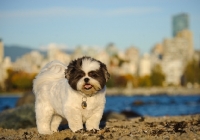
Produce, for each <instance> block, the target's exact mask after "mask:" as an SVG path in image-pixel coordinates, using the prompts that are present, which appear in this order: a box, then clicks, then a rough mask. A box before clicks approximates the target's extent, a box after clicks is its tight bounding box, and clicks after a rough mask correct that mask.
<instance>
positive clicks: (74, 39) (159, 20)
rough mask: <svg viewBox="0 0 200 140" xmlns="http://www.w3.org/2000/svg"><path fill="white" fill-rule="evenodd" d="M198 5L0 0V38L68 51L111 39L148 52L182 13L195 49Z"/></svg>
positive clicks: (155, 0) (197, 45)
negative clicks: (12, 0) (10, 0)
mask: <svg viewBox="0 0 200 140" xmlns="http://www.w3.org/2000/svg"><path fill="white" fill-rule="evenodd" d="M180 3H181V5H180ZM199 4H200V2H199V1H197V0H194V1H193V2H191V1H181V0H178V1H166V0H164V1H162V2H160V1H158V0H153V1H151V2H146V1H129V0H126V1H123V2H122V1H112V0H111V1H101V2H99V1H95V2H93V1H76V2H73V1H68V2H66V1H59V2H57V3H56V2H54V1H48V3H47V2H44V1H29V2H26V1H24V0H20V1H17V2H9V1H1V2H0V20H1V22H0V31H1V32H0V38H1V39H2V40H3V42H4V44H5V45H21V46H28V47H31V48H34V49H39V48H44V47H46V46H48V45H49V44H51V43H55V44H58V45H60V46H64V47H66V48H67V49H74V48H75V47H77V46H78V45H85V46H97V47H103V48H104V47H105V46H106V45H108V44H109V43H114V44H115V45H116V46H117V47H118V49H119V50H123V51H124V50H126V49H127V48H128V47H130V46H134V47H136V48H138V49H139V50H140V51H141V53H146V52H149V51H150V49H151V48H152V47H153V46H154V45H155V44H157V43H161V42H162V41H163V39H164V38H172V17H173V16H174V15H177V14H180V13H186V14H188V15H189V17H190V18H189V22H190V26H189V29H190V30H191V31H192V32H193V36H194V48H195V49H199V48H200V27H199V25H200V9H199V8H198V5H199Z"/></svg>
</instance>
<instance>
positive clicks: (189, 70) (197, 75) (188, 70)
mask: <svg viewBox="0 0 200 140" xmlns="http://www.w3.org/2000/svg"><path fill="white" fill-rule="evenodd" d="M184 77H185V80H186V82H190V83H193V84H194V83H199V84H200V62H199V61H196V60H192V61H190V62H189V63H188V64H187V65H186V67H185V70H184Z"/></svg>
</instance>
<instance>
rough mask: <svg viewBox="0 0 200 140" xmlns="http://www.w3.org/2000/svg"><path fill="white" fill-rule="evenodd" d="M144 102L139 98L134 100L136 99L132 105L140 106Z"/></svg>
mask: <svg viewBox="0 0 200 140" xmlns="http://www.w3.org/2000/svg"><path fill="white" fill-rule="evenodd" d="M144 104H145V103H144V102H143V101H141V100H136V101H133V103H132V105H133V106H141V105H144Z"/></svg>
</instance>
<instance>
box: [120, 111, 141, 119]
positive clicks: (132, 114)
mask: <svg viewBox="0 0 200 140" xmlns="http://www.w3.org/2000/svg"><path fill="white" fill-rule="evenodd" d="M121 114H122V115H125V116H126V118H133V117H140V116H141V115H140V114H138V113H137V112H134V111H131V110H123V111H122V112H121Z"/></svg>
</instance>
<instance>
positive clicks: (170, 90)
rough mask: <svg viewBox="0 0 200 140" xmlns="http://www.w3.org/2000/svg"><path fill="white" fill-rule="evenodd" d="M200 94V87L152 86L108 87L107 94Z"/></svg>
mask: <svg viewBox="0 0 200 140" xmlns="http://www.w3.org/2000/svg"><path fill="white" fill-rule="evenodd" d="M160 94H167V95H200V88H186V87H150V88H108V89H107V95H125V96H133V95H145V96H149V95H160Z"/></svg>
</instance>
